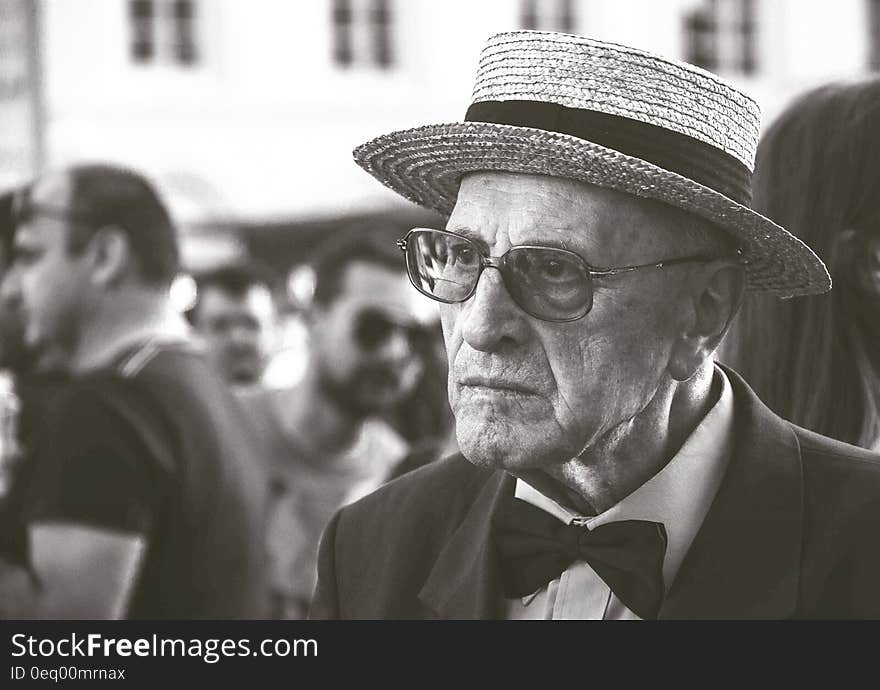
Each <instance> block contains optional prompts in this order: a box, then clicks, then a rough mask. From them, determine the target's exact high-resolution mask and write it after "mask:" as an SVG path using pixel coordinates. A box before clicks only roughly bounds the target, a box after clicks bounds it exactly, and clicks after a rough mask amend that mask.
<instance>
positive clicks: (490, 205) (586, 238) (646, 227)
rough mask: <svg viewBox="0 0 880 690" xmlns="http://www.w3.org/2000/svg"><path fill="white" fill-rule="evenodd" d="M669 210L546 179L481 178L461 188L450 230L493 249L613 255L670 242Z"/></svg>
mask: <svg viewBox="0 0 880 690" xmlns="http://www.w3.org/2000/svg"><path fill="white" fill-rule="evenodd" d="M672 212H673V209H671V208H667V207H666V206H665V205H664V204H661V203H659V202H654V201H650V200H646V199H641V198H639V197H635V196H632V195H630V194H625V193H623V192H617V191H615V190H611V189H604V188H601V187H597V186H595V185H591V184H588V183H586V182H580V181H577V180H569V179H565V178H560V177H550V176H547V175H532V174H523V173H505V172H477V173H472V174H469V175H467V176H466V177H465V178H464V179H463V180H462V183H461V187H460V189H459V193H458V201H457V203H456V206H455V208H454V209H453V212H452V214H451V216H450V219H449V223H448V224H447V229H449V230H452V231H455V232H463V233H464V234H473V235H477V236H479V237H480V239H483V240H484V241H486V242H488V243H489V244H495V243H496V242H500V243H505V242H509V243H510V244H522V243H526V242H529V241H544V240H546V241H551V242H553V243H554V244H560V245H562V246H570V247H571V248H572V249H575V250H578V249H585V248H590V249H596V248H601V249H603V250H606V251H609V252H610V253H612V254H618V253H619V252H620V250H622V249H625V248H627V247H631V246H632V245H634V244H638V245H641V246H645V245H655V244H663V243H665V242H667V241H668V240H669V236H668V232H667V229H668V226H669V218H670V213H672Z"/></svg>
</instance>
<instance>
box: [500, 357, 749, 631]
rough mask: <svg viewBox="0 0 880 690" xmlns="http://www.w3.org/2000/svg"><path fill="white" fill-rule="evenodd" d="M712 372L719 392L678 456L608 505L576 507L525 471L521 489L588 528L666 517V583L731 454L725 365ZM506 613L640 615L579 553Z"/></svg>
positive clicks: (512, 616) (519, 493) (523, 495)
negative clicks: (550, 494) (582, 511)
mask: <svg viewBox="0 0 880 690" xmlns="http://www.w3.org/2000/svg"><path fill="white" fill-rule="evenodd" d="M715 375H716V376H717V377H719V379H720V380H721V395H720V396H719V397H718V401H717V402H716V403H715V405H714V406H713V407H712V409H711V410H709V412H708V414H707V415H706V416H705V417H704V418H703V420H702V421H701V422H700V424H699V425H698V426H697V428H696V429H694V431H693V432H692V433H691V435H690V436H689V437H688V439H687V441H685V443H684V445H683V446H682V447H681V449H680V450H679V451H678V453H676V455H675V457H674V458H672V460H670V461H669V463H668V464H667V465H666V466H665V467H664V468H663V469H662V470H661V471H660V472H658V473H657V474H656V475H654V476H653V477H652V478H651V479H649V480H648V481H647V482H645V483H644V484H642V486H640V487H639V488H638V489H636V490H635V491H633V492H632V493H631V494H629V495H628V496H626V497H625V498H623V499H622V500H621V501H619V502H618V503H616V504H615V505H613V506H611V507H610V508H609V509H608V510H606V511H604V512H602V513H600V514H599V515H596V516H593V517H584V516H581V515H578V514H577V513H574V512H572V511H570V510H568V509H567V508H564V507H563V506H561V505H559V504H558V503H556V502H555V501H553V500H551V499H550V498H547V497H546V496H544V495H543V494H542V493H540V492H539V491H537V490H536V489H535V488H534V487H532V486H531V485H529V484H527V483H526V482H524V481H522V480H520V479H518V480H517V482H516V494H515V495H516V497H517V498H519V499H522V500H523V501H527V502H528V503H531V504H533V505H535V506H537V507H538V508H541V509H543V510H545V511H547V512H548V513H550V514H551V515H553V516H555V517H556V518H558V519H559V520H561V521H562V522H565V523H566V524H568V523H571V522H572V521H574V520H576V519H577V520H578V521H580V522H582V523H583V524H584V525H585V526H586V527H587V528H588V529H594V528H596V527H598V526H600V525H604V524H607V523H609V522H620V521H624V520H649V521H651V522H659V523H662V524H663V525H664V527H665V528H666V536H667V547H666V555H665V557H664V559H663V582H664V586H665V588H666V590H667V591H668V590H669V587H670V585H671V584H672V582H673V580H674V579H675V576H676V574H677V573H678V570H679V568H680V567H681V563H682V561H683V560H684V557H685V555H686V554H687V552H688V549H689V548H690V545H691V542H693V540H694V537H695V536H696V535H697V532H698V530H699V529H700V526H701V525H702V524H703V520H704V519H705V517H706V513H707V512H708V511H709V506H710V505H711V504H712V501H713V500H714V498H715V494H716V493H717V492H718V487H719V486H720V484H721V479H722V477H723V476H724V471H725V469H726V468H727V462H728V460H729V457H730V445H731V440H732V429H733V393H732V392H731V388H730V382H729V381H728V380H727V376H725V374H724V372H723V371H722V370H721V369H720V368H718V367H715ZM507 618H508V619H509V620H528V619H532V620H534V619H553V620H564V619H576V620H638V616H636V614H634V613H633V612H632V611H630V610H629V609H628V608H626V606H624V604H623V603H622V602H621V601H620V600H619V599H618V598H617V597H616V596H614V594H613V593H612V592H611V590H610V589H609V587H608V585H606V584H605V582H603V581H602V579H601V578H600V577H599V576H598V575H597V574H596V573H595V571H594V570H593V569H592V568H591V567H590V566H589V565H588V564H587V563H585V562H584V561H576V562H575V563H573V564H572V565H571V566H569V568H568V569H567V570H565V571H564V572H563V573H562V574H561V575H560V576H559V577H558V578H556V579H555V580H553V581H552V582H550V583H549V584H547V586H545V587H543V588H542V589H540V590H538V591H537V592H535V593H533V594H531V595H529V596H527V597H523V598H516V599H508V600H507Z"/></svg>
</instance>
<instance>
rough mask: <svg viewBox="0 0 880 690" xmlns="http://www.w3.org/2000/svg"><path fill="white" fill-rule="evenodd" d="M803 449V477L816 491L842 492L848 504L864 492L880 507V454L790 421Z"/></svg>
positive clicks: (842, 496) (864, 494)
mask: <svg viewBox="0 0 880 690" xmlns="http://www.w3.org/2000/svg"><path fill="white" fill-rule="evenodd" d="M791 427H792V429H793V430H794V433H795V436H796V437H797V440H798V444H799V446H800V451H801V461H802V467H803V471H804V479H805V481H806V482H807V485H808V487H810V486H812V487H815V489H816V491H821V492H830V491H839V492H841V494H842V495H841V498H842V499H844V498H845V500H846V504H848V505H850V506H851V505H852V504H853V501H852V499H853V498H855V497H857V496H864V497H865V498H866V499H869V500H871V501H872V502H876V503H877V505H878V508H880V454H877V453H875V452H872V451H870V450H866V449H864V448H859V447H857V446H853V445H850V444H849V443H844V442H843V441H837V440H835V439H832V438H829V437H827V436H823V435H821V434H818V433H816V432H814V431H810V430H809V429H804V428H801V427H799V426H797V425H795V424H791Z"/></svg>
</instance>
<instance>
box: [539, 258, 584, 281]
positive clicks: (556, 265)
mask: <svg viewBox="0 0 880 690" xmlns="http://www.w3.org/2000/svg"><path fill="white" fill-rule="evenodd" d="M541 275H543V276H544V277H545V278H550V279H553V280H571V279H573V278H576V277H577V269H576V268H575V266H573V265H572V264H570V263H568V262H567V261H560V260H559V259H546V260H545V261H544V262H543V263H542V264H541Z"/></svg>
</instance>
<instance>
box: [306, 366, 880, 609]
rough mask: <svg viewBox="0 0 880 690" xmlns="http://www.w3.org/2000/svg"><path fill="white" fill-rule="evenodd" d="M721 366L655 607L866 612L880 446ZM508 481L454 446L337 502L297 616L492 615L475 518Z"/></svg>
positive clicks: (877, 578) (874, 588)
mask: <svg viewBox="0 0 880 690" xmlns="http://www.w3.org/2000/svg"><path fill="white" fill-rule="evenodd" d="M728 377H729V378H730V381H731V384H732V386H733V393H734V405H735V412H734V424H735V431H734V434H735V443H734V449H733V454H732V456H731V460H730V464H729V467H728V469H727V472H726V474H725V477H724V481H723V482H722V485H721V488H720V489H719V491H718V494H717V496H716V498H715V501H714V503H713V504H712V507H711V508H710V510H709V513H708V514H707V516H706V519H705V521H704V522H703V525H702V527H701V529H700V531H699V532H698V534H697V536H696V538H695V540H694V542H693V544H692V545H691V548H690V551H689V552H688V555H687V557H686V558H685V561H684V563H683V564H682V567H681V570H680V571H679V573H678V576H677V577H676V579H675V581H674V582H673V584H672V586H671V588H670V590H669V592H668V595H667V597H666V600H665V603H664V605H663V608H662V609H661V611H660V618H689V619H695V618H709V619H727V618H747V619H770V618H880V539H878V534H880V456H877V455H875V454H873V453H869V452H867V451H864V450H861V449H859V448H855V447H853V446H850V445H847V444H844V443H840V442H837V441H834V440H831V439H828V438H826V437H824V436H820V435H818V434H815V433H813V432H811V431H807V430H805V429H801V428H799V427H796V426H794V425H793V424H791V423H789V422H787V421H785V420H783V419H781V418H780V417H778V416H777V415H775V414H774V413H773V412H771V411H770V410H769V409H768V408H767V407H766V406H765V405H764V404H763V403H762V402H761V401H760V400H759V399H758V398H757V397H756V396H755V394H754V393H753V392H752V390H751V389H750V388H749V387H748V386H747V385H746V384H745V382H743V380H742V379H741V378H740V377H739V376H737V375H736V374H734V373H733V372H730V371H729V370H728ZM513 487H514V479H513V477H511V476H510V475H508V474H507V473H505V472H502V471H493V470H487V469H481V468H478V467H475V466H473V465H471V464H470V463H469V462H467V461H466V460H464V459H463V458H462V457H461V456H460V455H458V456H453V457H451V458H448V459H446V460H443V461H441V462H437V463H434V464H432V465H428V466H426V467H423V468H421V469H419V470H416V471H415V472H412V473H410V474H408V475H406V476H403V477H401V478H400V479H398V480H396V481H394V482H392V483H390V484H387V485H386V486H384V487H383V488H381V489H379V490H378V491H376V492H375V493H373V494H371V495H370V496H367V497H365V498H364V499H362V500H361V501H359V502H358V503H355V504H354V505H351V506H349V507H347V508H344V509H342V510H341V511H340V512H338V513H337V514H336V515H335V517H334V518H333V520H332V521H331V522H330V524H329V525H328V527H327V529H326V531H325V533H324V537H323V540H322V543H321V550H320V558H319V575H318V586H317V589H316V591H315V597H314V600H313V602H312V610H311V617H312V618H316V619H323V618H346V619H408V618H453V619H471V618H502V617H503V616H504V609H503V599H502V598H501V594H500V584H499V578H498V564H497V562H496V557H495V554H494V552H493V547H492V542H491V539H490V532H489V526H490V522H491V517H492V514H493V511H494V510H495V507H496V505H497V503H498V500H499V498H500V497H501V496H502V495H503V493H504V492H512V491H513Z"/></svg>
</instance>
